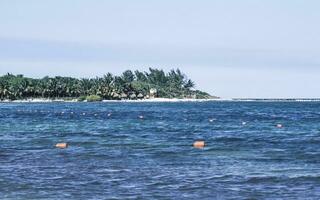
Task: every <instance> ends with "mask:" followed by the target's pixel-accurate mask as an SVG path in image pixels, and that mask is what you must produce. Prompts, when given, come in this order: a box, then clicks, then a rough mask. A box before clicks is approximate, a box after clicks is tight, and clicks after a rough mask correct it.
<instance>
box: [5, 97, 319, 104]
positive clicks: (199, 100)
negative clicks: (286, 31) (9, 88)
mask: <svg viewBox="0 0 320 200" xmlns="http://www.w3.org/2000/svg"><path fill="white" fill-rule="evenodd" d="M209 101H217V102H320V98H297V99H293V98H292V99H238V98H232V99H223V98H212V99H187V98H186V99H178V98H153V99H135V100H131V99H123V100H102V101H93V102H104V103H108V102H127V103H131V102H133V103H135V102H141V103H143V102H150V103H156V102H159V103H161V102H164V103H165V102H209ZM53 102H62V103H81V102H88V101H78V100H77V99H71V100H65V99H42V98H35V99H23V100H0V103H53ZM88 103H92V102H88Z"/></svg>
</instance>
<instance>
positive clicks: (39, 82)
mask: <svg viewBox="0 0 320 200" xmlns="http://www.w3.org/2000/svg"><path fill="white" fill-rule="evenodd" d="M194 87H195V83H194V82H193V81H192V80H191V79H189V78H187V76H186V75H185V74H183V73H182V72H181V71H180V70H179V69H176V70H171V71H169V72H167V73H166V72H164V71H163V70H159V69H154V68H149V71H148V72H141V71H138V70H136V71H131V70H126V71H124V72H123V73H122V74H121V75H119V76H116V75H112V74H111V73H107V74H105V75H104V76H102V77H95V78H73V77H62V76H55V77H48V76H46V77H44V78H41V79H36V78H28V77H24V76H23V75H13V74H9V73H8V74H6V75H4V76H1V77H0V100H1V101H14V100H30V99H47V100H68V101H88V102H90V101H102V100H139V99H141V100H142V99H153V98H165V99H214V98H217V97H214V96H211V95H210V94H208V93H206V92H203V91H200V90H195V89H194Z"/></svg>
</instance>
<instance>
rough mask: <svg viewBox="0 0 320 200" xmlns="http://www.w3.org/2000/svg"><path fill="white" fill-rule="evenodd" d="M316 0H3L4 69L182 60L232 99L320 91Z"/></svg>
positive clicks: (89, 70) (37, 70)
mask: <svg viewBox="0 0 320 200" xmlns="http://www.w3.org/2000/svg"><path fill="white" fill-rule="evenodd" d="M319 10H320V1H317V0H260V1H259V0H241V1H239V0H219V1H218V0H207V1H206V0H192V1H191V0H161V1H160V0H157V1H156V0H134V1H133V0H131V1H130V0H113V1H111V0H105V1H103V0H77V1H65V0H28V1H25V0H20V1H19V0H0V74H4V73H6V72H11V73H15V74H16V73H19V74H20V73H22V74H25V75H26V76H32V77H42V76H45V75H51V76H53V75H66V76H76V77H89V76H96V75H102V74H104V73H106V72H112V73H115V74H118V73H120V72H121V71H123V70H125V69H132V70H133V69H140V70H145V69H147V68H148V67H157V68H163V69H165V70H168V69H171V68H180V69H181V70H182V71H184V72H185V73H186V74H187V75H188V76H189V77H190V78H192V79H193V80H195V81H196V83H197V88H198V89H202V90H206V91H208V92H210V93H212V94H215V95H218V96H221V97H225V98H230V97H320V95H319V91H320V78H319V77H320V26H319V22H320V12H319Z"/></svg>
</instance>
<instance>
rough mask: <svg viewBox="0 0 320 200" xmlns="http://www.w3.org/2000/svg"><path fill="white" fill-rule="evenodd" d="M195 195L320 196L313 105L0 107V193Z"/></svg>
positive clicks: (317, 119)
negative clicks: (62, 145)
mask: <svg viewBox="0 0 320 200" xmlns="http://www.w3.org/2000/svg"><path fill="white" fill-rule="evenodd" d="M139 116H144V118H143V119H140V118H139ZM243 122H246V123H243ZM277 124H282V125H283V128H277V127H276V125H277ZM198 139H203V140H205V141H206V144H207V146H206V147H205V148H204V149H194V148H193V147H192V143H193V142H194V141H195V140H198ZM57 142H68V143H69V148H67V149H56V148H55V147H54V145H55V144H56V143H57ZM197 198H199V199H320V103H316V102H313V103H312V102H310V103H307V102H305V103H302V102H292V103H288V102H277V103H271V102H198V103H197V102H186V103H181V102H180V103H124V102H120V103H25V104H24V103H1V104H0V199H197Z"/></svg>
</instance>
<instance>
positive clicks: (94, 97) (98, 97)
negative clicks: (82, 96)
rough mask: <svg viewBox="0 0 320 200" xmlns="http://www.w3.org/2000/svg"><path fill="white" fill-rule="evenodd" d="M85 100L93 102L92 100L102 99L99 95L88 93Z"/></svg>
mask: <svg viewBox="0 0 320 200" xmlns="http://www.w3.org/2000/svg"><path fill="white" fill-rule="evenodd" d="M86 100H87V101H88V102H94V101H102V98H101V97H100V96H99V95H90V96H87V97H86Z"/></svg>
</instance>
